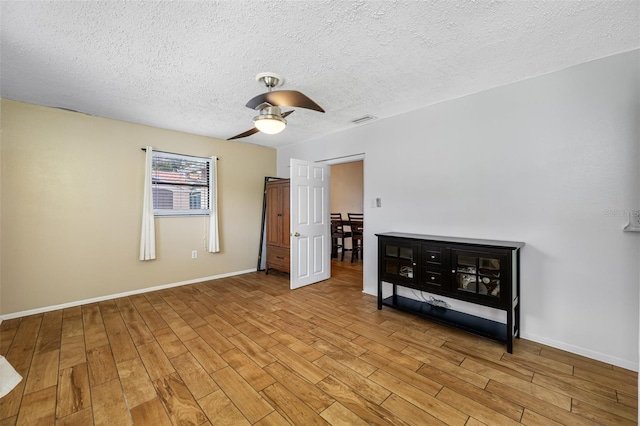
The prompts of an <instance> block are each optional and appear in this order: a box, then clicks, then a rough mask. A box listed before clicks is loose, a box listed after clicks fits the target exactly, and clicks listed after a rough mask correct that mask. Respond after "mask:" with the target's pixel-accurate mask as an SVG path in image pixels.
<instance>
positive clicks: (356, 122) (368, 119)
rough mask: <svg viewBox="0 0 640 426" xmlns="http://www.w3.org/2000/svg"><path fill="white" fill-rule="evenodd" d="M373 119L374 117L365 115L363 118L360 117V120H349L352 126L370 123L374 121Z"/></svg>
mask: <svg viewBox="0 0 640 426" xmlns="http://www.w3.org/2000/svg"><path fill="white" fill-rule="evenodd" d="M375 119H376V117H374V116H373V115H365V116H362V117H360V118H356V119H355V120H351V122H352V123H353V124H362V123H365V122H367V121H371V120H375Z"/></svg>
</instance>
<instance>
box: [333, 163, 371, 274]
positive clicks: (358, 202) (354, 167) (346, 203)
mask: <svg viewBox="0 0 640 426" xmlns="http://www.w3.org/2000/svg"><path fill="white" fill-rule="evenodd" d="M329 206H330V211H331V213H341V214H342V218H343V220H345V221H346V220H348V218H349V216H348V214H349V213H363V212H364V161H363V160H358V161H349V162H344V163H338V164H332V165H331V195H330V201H329ZM345 230H346V231H349V229H345ZM351 244H352V242H351V239H346V240H345V244H344V247H343V248H342V250H345V251H346V253H345V257H344V262H348V263H356V262H358V263H359V264H360V265H362V262H363V256H362V253H360V254H359V256H358V257H357V258H355V259H354V260H353V262H351V260H352V256H353V255H354V252H353V250H352V245H351ZM341 258H342V256H341V254H339V256H338V259H341ZM338 261H340V260H338ZM332 263H333V262H332Z"/></svg>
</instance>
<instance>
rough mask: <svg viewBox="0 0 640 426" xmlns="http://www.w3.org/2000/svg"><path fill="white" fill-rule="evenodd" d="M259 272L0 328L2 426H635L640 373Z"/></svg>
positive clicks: (358, 276)
mask: <svg viewBox="0 0 640 426" xmlns="http://www.w3.org/2000/svg"><path fill="white" fill-rule="evenodd" d="M349 260H350V259H345V261H344V262H339V261H334V262H333V266H332V267H333V277H332V278H331V279H330V280H328V281H325V282H322V283H319V284H316V285H312V286H309V287H305V288H302V289H298V290H295V291H290V290H289V287H288V276H287V275H285V274H280V273H277V272H275V273H270V274H269V275H265V273H264V272H256V273H251V274H246V275H240V276H236V277H230V278H224V279H220V280H215V281H209V282H204V283H200V284H194V285H187V286H183V287H176V288H172V289H167V290H162V291H156V292H151V293H145V294H140V295H136V296H131V297H125V298H120V299H115V300H109V301H105V302H100V303H95V304H89V305H83V306H81V307H80V306H79V307H74V308H69V309H64V310H58V311H53V312H47V313H45V314H40V315H33V316H29V317H24V318H18V319H13V320H7V321H4V322H3V323H2V324H1V326H0V330H1V332H2V334H1V336H0V353H1V354H3V355H5V356H6V357H7V359H8V360H9V361H10V362H11V364H12V365H13V366H14V367H15V368H16V370H18V372H19V373H20V374H22V376H23V377H24V379H23V380H22V382H21V383H20V384H19V385H18V386H17V388H15V389H14V390H13V391H12V392H11V393H10V394H8V395H7V396H6V397H4V398H2V400H0V424H1V425H12V424H16V423H17V424H36V423H38V424H54V423H55V424H60V425H63V424H64V425H67V424H69V425H70V424H74V425H91V424H96V425H98V424H108V425H124V424H131V423H133V424H136V425H163V424H167V425H169V424H175V425H177V424H180V425H189V424H193V425H201V424H205V425H208V424H257V425H273V424H293V425H312V424H334V425H345V424H349V425H358V424H362V425H364V424H401V425H405V424H410V425H425V424H429V425H431V424H448V425H479V424H487V425H495V424H518V423H522V424H544V425H550V424H564V425H579V424H607V425H613V424H636V420H637V401H638V397H637V374H636V373H634V372H631V371H628V370H624V369H621V368H618V367H614V366H611V365H608V364H605V363H602V362H598V361H594V360H590V359H587V358H584V357H581V356H577V355H573V354H570V353H567V352H563V351H560V350H557V349H553V348H550V347H547V346H544V345H540V344H537V343H533V342H530V341H526V340H518V341H517V342H516V345H515V349H514V354H513V355H510V354H507V353H505V347H504V345H502V344H500V343H497V342H493V341H490V340H485V339H483V338H480V337H477V336H474V335H470V334H467V333H464V332H461V331H457V330H453V329H451V328H446V327H442V326H439V325H436V324H433V323H430V322H428V321H426V320H422V319H419V318H416V317H415V316H412V315H407V314H403V313H401V312H397V311H394V310H392V309H389V308H384V309H383V310H381V311H378V309H377V305H376V299H375V298H374V297H373V296H370V295H366V294H364V293H362V263H361V262H355V263H354V264H351V263H349Z"/></svg>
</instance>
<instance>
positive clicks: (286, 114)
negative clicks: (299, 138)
mask: <svg viewBox="0 0 640 426" xmlns="http://www.w3.org/2000/svg"><path fill="white" fill-rule="evenodd" d="M293 111H295V109H292V110H291V111H287V112H283V113H282V118H285V117H286V116H288V115H289V114H291V113H292V112H293Z"/></svg>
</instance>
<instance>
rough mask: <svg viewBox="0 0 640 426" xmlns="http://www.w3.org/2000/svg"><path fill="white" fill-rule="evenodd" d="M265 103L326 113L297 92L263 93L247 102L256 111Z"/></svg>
mask: <svg viewBox="0 0 640 426" xmlns="http://www.w3.org/2000/svg"><path fill="white" fill-rule="evenodd" d="M265 102H266V103H268V104H271V105H273V106H288V107H298V108H306V109H312V110H314V111H318V112H324V109H322V107H321V106H320V105H318V104H317V103H315V102H314V101H312V100H311V99H310V98H309V97H308V96H307V95H305V94H303V93H300V92H298V91H297V90H275V91H273V92H267V93H263V94H261V95H258V96H256V97H254V98H253V99H251V100H250V101H249V102H247V107H249V108H251V109H256V108H257V107H258V106H260V105H261V104H263V103H265Z"/></svg>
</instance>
